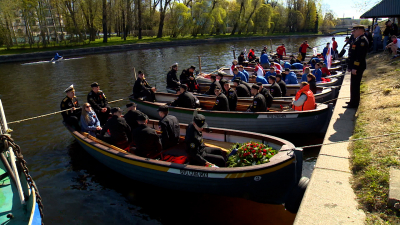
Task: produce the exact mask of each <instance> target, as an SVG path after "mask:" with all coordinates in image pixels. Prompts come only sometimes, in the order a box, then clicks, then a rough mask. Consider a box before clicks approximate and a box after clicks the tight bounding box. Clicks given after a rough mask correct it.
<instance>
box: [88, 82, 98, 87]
mask: <svg viewBox="0 0 400 225" xmlns="http://www.w3.org/2000/svg"><path fill="white" fill-rule="evenodd" d="M98 86H100V85H99V83H97V82H93V83H92V84H91V85H90V87H98Z"/></svg>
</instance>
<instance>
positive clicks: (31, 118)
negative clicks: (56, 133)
mask: <svg viewBox="0 0 400 225" xmlns="http://www.w3.org/2000/svg"><path fill="white" fill-rule="evenodd" d="M122 100H124V99H122V98H121V99H118V100H114V101H110V102H108V103H114V102H119V101H122ZM71 109H72V108H69V109H64V110H61V111H57V112H52V113H47V114H44V115H40V116H34V117H30V118H26V119H22V120H16V121H12V122H9V123H7V124H13V123H20V122H24V121H28V120H34V119H39V118H43V117H46V116H51V115H55V114H59V113H62V112H66V111H68V110H71ZM75 109H81V107H79V108H75Z"/></svg>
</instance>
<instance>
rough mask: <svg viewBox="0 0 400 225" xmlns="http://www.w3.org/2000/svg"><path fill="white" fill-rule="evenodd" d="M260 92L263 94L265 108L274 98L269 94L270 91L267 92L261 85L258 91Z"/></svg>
mask: <svg viewBox="0 0 400 225" xmlns="http://www.w3.org/2000/svg"><path fill="white" fill-rule="evenodd" d="M260 94H262V95H263V96H264V98H265V103H266V105H267V108H271V106H272V101H273V100H274V97H273V96H272V95H271V93H269V91H268V90H267V89H266V88H264V87H263V88H262V89H261V91H260Z"/></svg>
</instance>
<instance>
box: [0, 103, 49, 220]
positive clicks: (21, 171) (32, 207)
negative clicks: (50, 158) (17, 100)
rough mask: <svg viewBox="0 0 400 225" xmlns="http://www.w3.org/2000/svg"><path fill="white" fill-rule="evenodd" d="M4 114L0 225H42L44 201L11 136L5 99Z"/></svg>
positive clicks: (0, 150)
mask: <svg viewBox="0 0 400 225" xmlns="http://www.w3.org/2000/svg"><path fill="white" fill-rule="evenodd" d="M0 114H1V117H0V125H1V127H0V224H2V225H3V224H4V225H6V224H7V225H40V224H42V218H41V215H40V210H39V205H41V198H40V196H39V195H38V193H37V189H36V185H35V184H34V181H33V180H32V177H30V175H29V170H28V169H27V168H26V165H25V162H24V160H22V161H21V159H19V158H17V157H16V155H18V153H17V152H18V150H19V147H16V146H17V145H15V143H14V142H13V140H12V139H11V137H10V135H9V134H8V133H7V131H8V128H7V122H6V120H5V116H4V111H3V107H2V105H1V100H0ZM17 149H18V150H17ZM21 162H22V163H21ZM27 175H28V178H27ZM37 196H39V197H37ZM38 203H40V204H38Z"/></svg>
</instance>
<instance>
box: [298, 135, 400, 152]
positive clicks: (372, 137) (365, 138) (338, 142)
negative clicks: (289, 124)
mask: <svg viewBox="0 0 400 225" xmlns="http://www.w3.org/2000/svg"><path fill="white" fill-rule="evenodd" d="M396 134H400V131H399V132H394V133H389V134H382V135H376V136H370V137H363V138H355V139H349V140H342V141H335V142H330V143H326V144H316V145H306V146H302V147H299V148H302V149H305V148H314V147H321V146H325V145H334V144H340V143H344V142H351V141H360V140H367V139H374V138H380V137H387V136H393V135H396Z"/></svg>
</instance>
